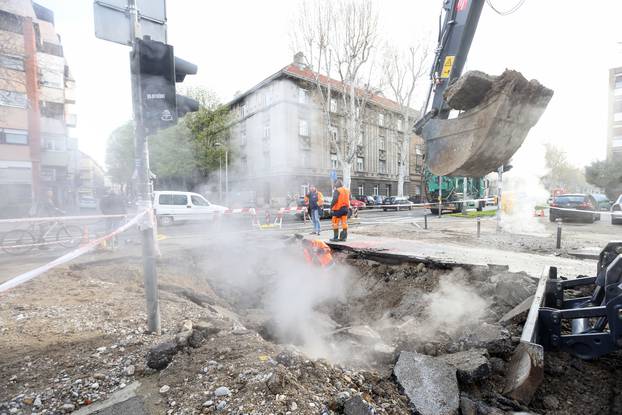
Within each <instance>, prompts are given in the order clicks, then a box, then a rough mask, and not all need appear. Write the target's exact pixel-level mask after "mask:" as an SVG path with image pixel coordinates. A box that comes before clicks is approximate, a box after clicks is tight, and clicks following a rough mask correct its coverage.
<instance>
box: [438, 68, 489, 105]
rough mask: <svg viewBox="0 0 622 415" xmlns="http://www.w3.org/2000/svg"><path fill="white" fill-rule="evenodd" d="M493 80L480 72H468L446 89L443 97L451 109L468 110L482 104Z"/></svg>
mask: <svg viewBox="0 0 622 415" xmlns="http://www.w3.org/2000/svg"><path fill="white" fill-rule="evenodd" d="M495 78H496V77H494V76H490V75H488V74H486V73H484V72H481V71H468V72H466V73H465V74H463V75H462V76H461V77H460V78H458V79H456V81H455V82H454V83H452V84H451V85H449V87H447V89H446V90H445V92H444V94H443V97H444V98H445V101H446V102H447V104H448V105H449V106H450V107H451V108H453V109H456V110H461V111H466V110H469V109H471V108H474V107H476V106H478V105H479V104H481V103H482V101H483V100H484V98H485V97H486V94H487V93H488V91H490V89H491V88H492V84H493V82H494V80H495Z"/></svg>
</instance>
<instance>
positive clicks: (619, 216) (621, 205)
mask: <svg viewBox="0 0 622 415" xmlns="http://www.w3.org/2000/svg"><path fill="white" fill-rule="evenodd" d="M611 224H612V225H622V195H620V196H618V199H617V200H616V201H615V203H614V204H613V205H612V206H611Z"/></svg>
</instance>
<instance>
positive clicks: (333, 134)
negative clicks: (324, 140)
mask: <svg viewBox="0 0 622 415" xmlns="http://www.w3.org/2000/svg"><path fill="white" fill-rule="evenodd" d="M330 138H331V141H332V142H333V143H338V142H339V136H338V135H337V129H336V128H335V127H331V128H330Z"/></svg>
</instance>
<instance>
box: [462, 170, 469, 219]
mask: <svg viewBox="0 0 622 415" xmlns="http://www.w3.org/2000/svg"><path fill="white" fill-rule="evenodd" d="M467 182H468V179H467V178H466V177H463V178H462V214H463V215H466V214H467V205H466V201H467Z"/></svg>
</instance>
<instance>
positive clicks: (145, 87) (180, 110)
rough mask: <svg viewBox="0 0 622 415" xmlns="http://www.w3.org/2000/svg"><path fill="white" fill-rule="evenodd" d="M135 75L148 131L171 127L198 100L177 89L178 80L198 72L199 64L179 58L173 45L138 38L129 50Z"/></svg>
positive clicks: (194, 106)
mask: <svg viewBox="0 0 622 415" xmlns="http://www.w3.org/2000/svg"><path fill="white" fill-rule="evenodd" d="M130 58H131V67H132V75H133V76H135V77H136V82H137V86H138V88H135V90H137V92H138V96H137V97H135V99H136V100H137V101H138V103H139V105H140V107H141V115H142V122H143V126H144V128H145V130H146V132H147V134H151V133H154V132H156V131H157V130H160V129H163V128H167V127H170V126H172V125H175V124H176V123H177V119H178V118H179V117H182V116H183V115H185V114H186V113H188V112H194V111H198V110H199V103H198V102H197V101H196V100H194V99H192V98H189V97H185V96H182V95H177V94H176V93H175V82H183V80H184V78H185V77H186V75H194V74H196V73H197V66H196V65H194V64H192V63H190V62H187V61H185V60H183V59H180V58H176V57H175V54H174V53H173V46H171V45H167V44H165V43H162V42H156V41H154V40H150V39H137V40H136V42H135V47H134V49H132V52H131V54H130Z"/></svg>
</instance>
